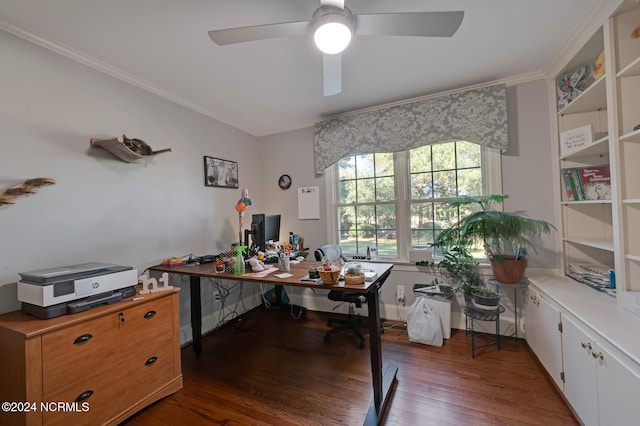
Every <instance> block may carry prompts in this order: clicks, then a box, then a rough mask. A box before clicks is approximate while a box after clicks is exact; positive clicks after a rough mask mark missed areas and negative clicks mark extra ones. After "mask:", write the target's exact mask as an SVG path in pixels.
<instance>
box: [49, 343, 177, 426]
mask: <svg viewBox="0 0 640 426" xmlns="http://www.w3.org/2000/svg"><path fill="white" fill-rule="evenodd" d="M162 343H164V344H157V345H154V346H158V348H151V347H147V348H146V349H144V350H142V351H140V353H138V354H136V355H134V356H130V357H129V358H130V359H128V360H127V361H125V362H122V363H119V364H117V365H112V366H108V365H105V366H101V367H100V368H99V369H98V370H97V371H95V372H94V373H93V374H90V375H89V376H87V377H84V378H81V379H79V380H76V381H73V382H71V381H69V382H67V383H66V384H64V385H62V386H60V387H58V388H57V389H56V390H54V391H51V392H49V393H45V394H44V400H45V401H64V402H74V401H76V400H80V398H81V396H86V397H85V398H84V399H82V400H81V401H79V403H78V408H79V410H82V409H83V405H82V402H86V406H84V408H86V409H87V410H86V411H84V412H50V413H43V420H44V424H45V425H69V424H87V425H99V424H104V423H107V422H109V421H110V420H111V419H113V418H114V417H115V416H116V415H118V414H119V413H121V412H123V411H126V410H128V409H129V408H130V407H132V406H134V405H136V404H138V403H139V402H140V401H142V400H143V399H144V398H146V397H147V396H148V395H149V394H151V393H153V392H154V391H155V390H157V389H158V388H161V387H163V386H164V385H166V384H168V383H169V382H171V380H172V379H173V378H174V377H175V372H174V359H173V355H174V352H173V347H172V344H171V342H170V341H165V342H162ZM142 346H147V345H142Z"/></svg>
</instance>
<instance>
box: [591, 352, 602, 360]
mask: <svg viewBox="0 0 640 426" xmlns="http://www.w3.org/2000/svg"><path fill="white" fill-rule="evenodd" d="M591 356H592V357H594V358H595V359H598V358H599V359H604V355H602V352H598V353H595V352H593V351H591Z"/></svg>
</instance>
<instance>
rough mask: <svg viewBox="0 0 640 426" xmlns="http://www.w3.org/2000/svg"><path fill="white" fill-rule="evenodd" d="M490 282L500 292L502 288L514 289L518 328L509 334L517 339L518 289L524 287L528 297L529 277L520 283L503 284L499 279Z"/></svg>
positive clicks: (516, 319)
mask: <svg viewBox="0 0 640 426" xmlns="http://www.w3.org/2000/svg"><path fill="white" fill-rule="evenodd" d="M489 284H491V285H493V286H495V287H496V290H497V291H498V294H501V293H502V291H501V289H503V288H507V289H511V290H513V315H514V317H515V328H516V330H515V331H514V332H513V333H512V334H510V335H509V336H510V337H515V338H516V339H517V338H518V290H519V289H521V288H524V289H525V290H524V293H525V297H526V292H527V286H528V285H529V280H527V278H526V277H525V278H523V280H522V281H520V282H519V283H518V284H503V283H501V282H499V281H498V280H489ZM508 329H509V327H507V330H508ZM505 331H506V330H505Z"/></svg>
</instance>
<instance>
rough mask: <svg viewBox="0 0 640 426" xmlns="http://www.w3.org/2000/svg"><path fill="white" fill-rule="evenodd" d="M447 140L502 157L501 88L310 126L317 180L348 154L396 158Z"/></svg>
mask: <svg viewBox="0 0 640 426" xmlns="http://www.w3.org/2000/svg"><path fill="white" fill-rule="evenodd" d="M446 140H465V141H469V142H474V143H478V144H480V145H484V146H488V147H491V148H497V149H500V150H501V151H502V152H506V150H507V148H508V143H507V95H506V88H505V85H504V84H500V85H496V86H489V87H483V88H479V89H472V90H468V91H464V92H460V93H454V94H449V95H445V96H439V97H433V98H429V99H426V100H420V101H416V102H411V103H406V104H402V105H394V106H390V107H387V108H381V109H376V110H373V111H365V112H362V113H355V114H348V115H344V116H341V117H337V118H332V119H329V120H326V121H322V122H320V123H317V124H316V125H315V126H314V154H315V171H316V173H318V174H322V173H324V170H325V169H326V168H327V167H329V166H331V165H332V164H335V163H336V162H337V161H338V160H340V159H341V158H343V157H345V156H347V155H353V154H369V153H375V152H398V151H405V150H408V149H411V148H416V147H419V146H423V145H428V144H431V143H435V142H441V141H446Z"/></svg>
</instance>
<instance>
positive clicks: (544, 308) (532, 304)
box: [524, 286, 562, 390]
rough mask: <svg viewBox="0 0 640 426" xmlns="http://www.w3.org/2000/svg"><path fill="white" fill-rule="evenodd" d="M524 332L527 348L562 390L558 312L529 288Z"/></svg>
mask: <svg viewBox="0 0 640 426" xmlns="http://www.w3.org/2000/svg"><path fill="white" fill-rule="evenodd" d="M524 320H525V332H526V336H527V343H528V344H529V347H531V349H532V350H533V352H534V353H535V354H536V356H537V357H538V359H539V360H540V363H542V365H543V366H544V368H545V369H546V370H547V372H548V373H549V375H550V376H551V377H552V378H553V380H554V382H555V383H556V385H557V386H558V389H560V390H562V378H561V374H562V340H561V339H562V338H561V335H560V330H559V329H558V325H559V324H560V311H559V310H558V309H556V308H554V307H553V306H552V305H551V304H550V303H549V302H547V301H546V300H545V299H544V298H543V297H541V296H540V292H539V291H538V290H537V289H535V288H533V287H532V286H529V298H528V299H527V307H526V310H525V314H524Z"/></svg>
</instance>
